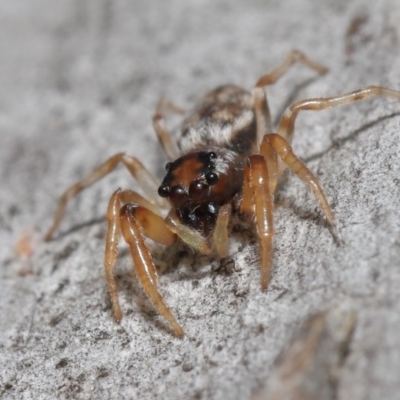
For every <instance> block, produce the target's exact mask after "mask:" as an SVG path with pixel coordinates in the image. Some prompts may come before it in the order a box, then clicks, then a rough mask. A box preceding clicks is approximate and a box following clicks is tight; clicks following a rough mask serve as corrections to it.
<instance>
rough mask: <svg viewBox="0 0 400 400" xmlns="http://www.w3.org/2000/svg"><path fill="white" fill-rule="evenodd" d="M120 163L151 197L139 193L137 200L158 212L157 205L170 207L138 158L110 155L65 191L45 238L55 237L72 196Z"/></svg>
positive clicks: (120, 154)
mask: <svg viewBox="0 0 400 400" xmlns="http://www.w3.org/2000/svg"><path fill="white" fill-rule="evenodd" d="M119 163H122V164H123V165H124V166H125V167H126V168H127V169H128V171H129V172H130V173H131V174H132V176H133V177H134V178H135V179H136V181H137V182H138V184H139V186H140V187H141V188H142V189H143V191H144V192H145V193H146V195H147V196H148V197H149V198H150V199H151V202H149V201H148V200H146V199H144V198H143V197H142V196H140V195H139V194H137V200H136V202H138V203H139V204H143V205H144V206H145V207H147V208H150V209H151V210H152V211H153V212H156V213H159V211H158V208H157V207H163V208H168V207H169V206H168V203H167V202H166V201H165V199H163V198H161V197H159V196H158V194H157V190H158V186H159V182H158V181H157V179H156V178H155V177H154V175H153V174H151V173H150V172H149V171H148V170H147V169H146V168H145V166H144V165H143V164H142V163H141V162H140V161H139V160H138V159H137V158H135V157H130V156H128V155H126V154H125V153H118V154H115V155H114V156H112V157H110V158H109V159H108V160H107V161H105V162H104V163H103V164H102V165H100V167H98V168H96V169H95V170H94V171H93V172H92V173H90V174H89V175H88V176H86V177H85V178H83V179H82V180H80V181H79V182H77V183H75V184H74V185H72V186H71V187H70V188H68V189H67V190H66V191H65V192H64V193H63V195H62V196H61V198H60V200H59V202H58V208H57V211H56V213H55V216H54V219H53V224H52V225H51V227H50V229H49V230H48V232H47V234H46V236H45V237H44V240H46V241H48V240H51V239H52V238H53V235H54V232H55V231H56V230H57V228H58V226H59V225H60V222H61V220H62V217H63V215H64V212H65V208H66V206H67V203H68V201H69V200H70V199H71V198H73V197H75V196H76V195H77V194H78V193H80V192H81V191H82V190H83V189H86V188H87V187H89V186H91V185H92V184H94V183H95V182H97V181H98V180H99V179H101V178H103V177H104V176H106V175H107V174H109V173H110V172H111V171H113V170H114V169H115V168H116V167H117V165H118V164H119Z"/></svg>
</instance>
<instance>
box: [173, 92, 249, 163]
mask: <svg viewBox="0 0 400 400" xmlns="http://www.w3.org/2000/svg"><path fill="white" fill-rule="evenodd" d="M181 129H182V137H181V139H180V141H179V147H180V149H181V151H182V153H183V154H185V153H188V152H190V151H193V150H196V149H199V148H202V147H222V148H226V149H228V150H231V151H234V152H235V153H237V154H240V155H242V156H244V157H245V156H248V155H250V154H252V153H253V152H254V151H255V149H256V147H255V146H256V136H257V135H256V119H255V114H254V111H253V101H252V95H251V93H250V92H249V91H247V90H244V89H241V88H239V87H237V86H234V85H225V86H221V87H219V88H217V89H215V90H213V91H211V92H209V93H208V94H207V95H206V96H205V97H204V98H203V99H202V101H201V102H200V104H199V105H198V106H197V107H196V108H195V109H194V111H193V112H192V113H191V114H189V115H188V116H187V118H186V119H185V120H184V122H183V124H182V128H181Z"/></svg>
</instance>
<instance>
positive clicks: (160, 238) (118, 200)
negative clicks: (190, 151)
mask: <svg viewBox="0 0 400 400" xmlns="http://www.w3.org/2000/svg"><path fill="white" fill-rule="evenodd" d="M135 198H136V193H135V192H133V191H130V190H117V191H116V192H115V193H114V194H113V195H112V196H111V199H110V201H109V205H108V209H107V220H108V231H107V242H106V250H105V260H104V266H105V273H106V280H107V288H108V292H109V294H110V298H111V303H112V309H113V314H114V317H115V319H116V320H117V321H120V320H121V318H122V312H121V308H120V305H119V301H118V293H117V282H116V278H115V275H114V271H115V267H116V263H117V258H118V242H119V236H120V232H122V235H123V237H124V239H125V241H126V243H127V244H128V245H129V247H130V251H131V255H132V259H133V262H134V265H135V271H136V275H137V277H138V279H139V282H140V284H141V285H142V287H143V290H144V291H145V293H146V295H147V296H148V297H149V298H150V300H151V301H152V303H153V304H154V306H155V307H156V309H157V311H158V312H159V313H160V314H161V315H162V316H163V317H164V318H165V319H166V320H167V321H168V323H169V324H170V325H171V327H172V328H173V330H174V332H175V334H176V335H177V336H183V334H184V332H183V329H182V327H181V326H180V325H179V324H178V323H177V322H176V320H175V317H174V315H173V314H172V311H171V310H170V308H169V307H168V305H167V304H166V303H165V301H164V298H163V296H162V295H161V293H160V292H159V291H158V275H157V269H156V266H155V264H154V261H153V258H152V256H151V254H150V251H149V249H148V248H147V246H146V244H145V242H144V240H143V237H142V234H144V235H145V236H146V237H148V238H150V239H151V240H154V241H155V242H157V243H160V244H163V245H171V244H173V243H174V242H175V241H176V239H177V235H176V234H175V233H173V232H172V231H171V230H170V229H169V228H168V227H167V225H166V223H165V222H164V220H163V218H162V217H160V216H159V215H157V214H155V213H154V212H152V211H151V210H149V209H147V208H145V207H142V206H139V205H138V204H134V203H131V201H132V200H133V201H134V200H135ZM122 203H128V204H125V205H124V206H123V207H122V208H121V204H122Z"/></svg>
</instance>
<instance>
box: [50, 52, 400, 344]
mask: <svg viewBox="0 0 400 400" xmlns="http://www.w3.org/2000/svg"><path fill="white" fill-rule="evenodd" d="M295 62H301V63H303V64H305V65H306V66H308V67H309V68H311V69H313V70H315V71H316V72H318V73H320V74H323V73H325V72H326V68H324V67H323V66H321V65H319V64H316V63H315V62H313V61H312V60H310V59H309V58H308V57H306V56H305V55H304V54H303V53H300V52H298V51H293V52H291V53H290V54H289V56H288V57H287V58H286V59H285V60H284V62H283V63H282V64H281V65H280V66H278V67H277V68H276V69H275V70H273V71H272V72H271V73H269V74H266V75H263V76H262V77H261V78H260V79H259V80H258V82H257V83H256V85H255V88H254V89H253V90H252V91H247V90H244V89H241V88H239V87H236V86H234V85H225V86H221V87H219V88H217V89H215V90H213V91H211V92H210V93H208V94H207V95H206V96H205V97H204V98H203V100H202V101H201V102H200V103H199V105H198V106H197V107H196V108H195V109H194V110H193V111H192V112H190V113H186V116H185V118H184V121H183V123H182V126H181V137H180V139H179V141H178V144H175V142H174V141H173V140H172V137H171V135H170V134H169V132H168V130H167V129H166V127H165V124H164V120H165V115H166V114H167V113H168V112H177V113H183V111H182V110H181V109H180V108H178V107H176V106H174V105H173V104H172V103H169V102H165V101H164V102H160V104H159V106H158V108H157V111H156V114H155V115H154V117H153V126H154V129H155V131H156V133H157V136H158V138H159V140H160V142H161V144H162V146H163V148H164V150H165V152H166V154H167V155H168V157H169V158H170V160H171V161H170V162H168V163H167V165H166V170H167V172H166V175H165V177H164V179H163V181H162V182H161V183H160V182H159V181H158V180H157V179H156V178H155V177H154V176H153V175H152V174H151V173H150V172H149V171H148V170H147V169H146V168H145V167H144V166H143V164H142V163H141V162H140V161H139V160H138V159H137V158H135V157H130V156H128V155H126V154H124V153H119V154H116V155H114V156H112V157H110V158H109V159H108V160H107V161H106V162H104V163H103V164H102V165H101V166H100V167H99V168H97V169H96V170H95V171H93V172H92V173H91V174H89V175H88V176H87V177H86V178H84V179H82V180H81V181H80V182H78V183H76V184H75V185H73V186H71V187H70V188H69V189H68V190H67V191H66V192H65V193H64V194H63V195H62V197H61V199H60V202H59V206H58V210H57V212H56V215H55V218H54V221H53V225H52V226H51V228H50V230H49V231H48V233H47V235H46V237H45V239H46V240H50V239H51V238H52V237H53V234H54V232H55V230H56V229H57V228H58V225H59V223H60V221H61V219H62V216H63V214H64V211H65V207H66V205H67V202H68V200H69V199H70V198H72V197H74V196H75V195H76V194H77V193H79V192H80V191H81V190H83V189H84V188H86V187H88V186H90V185H91V184H93V183H94V182H95V181H97V180H99V179H100V178H102V177H103V176H105V175H106V174H108V173H109V172H111V171H112V170H113V169H114V168H115V167H116V166H117V165H118V164H120V163H122V164H123V165H124V166H125V167H126V168H127V169H128V170H129V172H130V173H131V174H132V175H133V176H134V178H135V179H136V181H137V182H138V184H139V186H141V188H142V189H143V191H144V192H145V194H146V195H147V197H148V199H146V198H145V197H143V196H142V195H140V194H139V193H137V192H135V191H131V190H121V189H119V190H117V191H116V192H114V194H113V195H112V196H111V198H110V201H109V205H108V209H107V220H108V231H107V239H106V250H105V262H104V265H105V274H106V281H107V288H108V292H109V294H110V298H111V303H112V309H113V314H114V317H115V319H116V320H117V321H119V320H121V318H122V311H121V309H120V305H119V301H118V294H117V282H116V278H115V275H114V271H115V268H116V264H117V258H118V243H119V238H120V235H121V234H122V236H123V238H124V239H125V241H126V243H127V244H128V245H129V247H130V251H131V255H132V259H133V262H134V265H135V271H136V275H137V277H138V279H139V281H140V283H141V285H142V287H143V289H144V291H145V293H146V294H147V296H148V297H149V298H150V300H151V301H152V303H153V304H154V305H155V307H156V308H157V310H158V312H159V313H160V314H161V315H162V316H163V317H164V318H165V319H166V320H167V321H168V323H169V324H170V325H171V327H172V329H173V330H174V332H175V334H176V335H178V336H182V335H183V329H182V328H181V326H180V325H179V324H178V322H177V321H176V319H175V317H174V315H173V313H172V311H171V310H170V308H169V307H168V305H167V304H166V303H165V301H164V298H163V296H162V295H161V293H160V292H159V290H158V276H157V270H156V267H155V264H154V261H153V258H152V255H151V253H150V251H149V249H148V247H147V245H146V244H145V242H144V237H147V238H149V239H151V240H153V241H155V242H157V243H160V244H163V245H171V244H173V243H175V242H176V241H177V240H181V241H183V242H184V243H186V244H187V245H189V246H190V247H191V248H193V249H195V250H196V251H198V252H200V253H202V254H210V253H212V252H215V253H216V254H217V255H218V256H219V257H221V258H223V257H226V255H227V245H228V232H229V231H228V225H229V221H230V220H231V218H232V216H233V215H236V216H238V217H239V219H242V220H248V221H251V222H253V223H254V225H255V228H256V232H257V236H258V238H259V248H260V266H261V286H262V288H263V289H266V288H267V286H268V283H269V279H270V272H271V265H272V249H273V246H272V241H273V233H274V230H273V205H274V193H275V190H276V187H277V183H278V180H279V178H280V176H281V175H282V173H283V171H284V170H285V169H286V168H290V169H291V170H292V171H293V172H294V173H295V174H296V175H297V176H298V177H299V178H300V179H302V180H303V181H304V182H305V183H306V184H307V185H308V186H309V188H310V189H311V191H312V192H313V193H314V195H315V197H316V199H317V200H318V202H319V204H320V206H321V208H322V210H323V212H324V214H325V216H326V218H327V221H328V223H329V224H331V225H333V224H334V219H333V214H332V212H331V209H330V206H329V204H328V202H327V200H326V198H325V195H324V193H323V191H322V189H321V187H320V185H319V183H318V180H317V178H316V177H315V176H314V175H313V174H312V172H311V171H310V170H309V169H308V168H307V167H306V166H305V165H304V163H303V162H301V161H300V160H299V159H298V158H297V157H296V155H295V154H294V153H293V151H292V149H291V146H290V143H291V141H292V138H293V133H294V124H295V120H296V117H297V115H298V113H299V111H301V110H323V109H327V108H331V107H335V106H339V105H344V104H349V103H353V102H355V101H358V100H361V99H365V98H369V97H373V96H389V97H394V98H397V99H400V92H397V91H394V90H390V89H385V88H381V87H375V86H370V87H367V88H365V89H361V90H357V91H354V92H351V93H347V94H344V95H340V96H335V97H328V98H314V99H308V100H303V101H299V102H297V103H294V104H293V105H291V106H290V107H289V108H288V109H287V110H286V111H285V113H284V114H283V115H282V118H281V121H280V124H279V126H278V129H277V131H276V133H271V132H273V130H272V125H271V118H270V112H269V108H268V102H267V96H266V91H265V87H266V86H267V85H270V84H273V83H275V82H276V81H277V80H278V79H279V78H280V77H281V76H282V75H283V74H284V73H285V72H286V71H287V70H288V69H289V67H290V66H291V65H292V64H294V63H295ZM167 200H168V201H167ZM165 214H166V217H165V218H164V217H163V215H165Z"/></svg>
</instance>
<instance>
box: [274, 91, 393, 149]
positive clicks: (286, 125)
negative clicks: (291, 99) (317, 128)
mask: <svg viewBox="0 0 400 400" xmlns="http://www.w3.org/2000/svg"><path fill="white" fill-rule="evenodd" d="M375 96H385V97H394V98H396V99H398V100H400V92H398V91H396V90H391V89H385V88H383V87H379V86H368V87H366V88H364V89H359V90H356V91H354V92H350V93H346V94H342V95H340V96H334V97H321V98H314V99H308V100H301V101H298V102H296V103H294V104H292V105H291V106H290V107H289V108H288V109H287V110H286V111H285V112H284V114H283V115H282V118H281V122H280V124H279V128H278V133H279V134H280V135H281V136H282V137H284V138H285V139H286V140H287V141H288V142H289V143H291V142H292V139H293V133H294V124H295V121H296V118H297V115H298V113H299V112H300V111H302V110H313V111H320V110H325V109H327V108H332V107H337V106H342V105H345V104H351V103H354V102H356V101H359V100H363V99H368V98H370V97H375Z"/></svg>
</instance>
